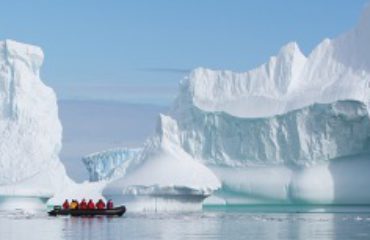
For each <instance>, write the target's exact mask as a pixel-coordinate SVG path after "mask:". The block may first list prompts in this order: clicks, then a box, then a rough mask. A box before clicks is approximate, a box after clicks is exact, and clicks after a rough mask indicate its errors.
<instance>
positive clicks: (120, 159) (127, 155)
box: [82, 148, 141, 182]
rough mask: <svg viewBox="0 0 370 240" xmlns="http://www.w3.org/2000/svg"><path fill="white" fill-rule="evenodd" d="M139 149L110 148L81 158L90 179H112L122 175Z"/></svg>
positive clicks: (92, 180)
mask: <svg viewBox="0 0 370 240" xmlns="http://www.w3.org/2000/svg"><path fill="white" fill-rule="evenodd" d="M140 152H141V149H140V148H138V149H127V148H123V149H112V150H107V151H104V152H98V153H93V154H90V155H88V156H85V157H83V158H82V161H83V162H84V164H85V166H86V168H87V170H88V171H89V174H90V181H91V182H96V181H100V180H104V179H114V178H116V177H119V176H123V175H125V173H126V169H127V167H128V166H129V165H130V164H131V162H132V161H133V160H134V159H135V158H136V157H138V155H139V154H140Z"/></svg>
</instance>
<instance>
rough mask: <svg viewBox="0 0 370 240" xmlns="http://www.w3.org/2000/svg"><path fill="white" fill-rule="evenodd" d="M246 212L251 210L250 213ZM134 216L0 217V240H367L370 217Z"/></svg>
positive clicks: (289, 214)
mask: <svg viewBox="0 0 370 240" xmlns="http://www.w3.org/2000/svg"><path fill="white" fill-rule="evenodd" d="M249 210H250V209H249ZM249 210H248V209H247V210H246V209H243V208H241V209H238V208H235V209H231V210H230V209H228V210H225V209H222V210H205V211H203V212H198V213H181V214H180V213H177V214H174V213H173V214H165V213H157V214H145V213H141V214H133V213H128V214H127V215H125V216H124V217H123V218H106V217H95V218H88V217H86V218H73V217H57V218H53V217H47V216H45V214H43V215H39V216H37V215H36V216H27V215H6V214H5V215H4V214H3V215H1V214H0V239H7V240H8V239H10V240H12V239H37V240H40V239H41V240H43V239H53V240H54V239H55V240H58V239H71V240H77V239H78V240H80V239H82V240H84V239H93V240H100V239H112V240H116V239H267V240H268V239H274V240H275V239H302V240H303V239H353V238H357V239H358V238H359V239H368V238H369V236H370V213H369V211H367V212H366V213H361V212H352V213H350V212H346V211H339V212H337V213H325V212H322V213H318V212H316V213H296V212H265V213H263V212H251V211H249Z"/></svg>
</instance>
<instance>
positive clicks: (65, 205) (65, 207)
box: [63, 199, 69, 209]
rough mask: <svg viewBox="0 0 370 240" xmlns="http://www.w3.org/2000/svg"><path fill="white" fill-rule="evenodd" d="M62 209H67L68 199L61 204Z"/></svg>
mask: <svg viewBox="0 0 370 240" xmlns="http://www.w3.org/2000/svg"><path fill="white" fill-rule="evenodd" d="M63 209H69V202H68V199H66V200H65V201H64V203H63Z"/></svg>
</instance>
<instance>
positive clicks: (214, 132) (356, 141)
mask: <svg viewBox="0 0 370 240" xmlns="http://www.w3.org/2000/svg"><path fill="white" fill-rule="evenodd" d="M177 122H178V124H179V131H178V132H176V133H174V134H177V135H178V138H179V139H180V144H181V146H182V148H183V149H185V151H186V152H188V153H189V154H190V155H191V156H193V157H194V158H196V159H199V160H200V161H202V162H205V163H206V164H207V165H217V166H220V165H221V166H229V167H247V166H263V165H276V166H277V165H285V166H292V167H302V166H310V165H314V164H316V163H320V162H324V161H329V160H330V159H333V158H338V157H343V156H348V155H353V154H358V153H363V152H370V119H369V113H368V111H367V108H366V105H365V104H363V103H361V102H357V101H338V102H335V103H332V104H314V105H311V106H309V107H305V108H302V109H299V110H295V111H292V112H288V113H286V114H283V115H277V116H274V117H269V118H254V119H250V118H239V117H235V116H232V115H229V114H227V113H224V112H204V111H202V110H200V109H198V108H196V107H193V108H189V110H188V112H187V115H186V117H183V118H181V119H179V120H178V121H177ZM164 127H166V126H164ZM349 139H350V141H349Z"/></svg>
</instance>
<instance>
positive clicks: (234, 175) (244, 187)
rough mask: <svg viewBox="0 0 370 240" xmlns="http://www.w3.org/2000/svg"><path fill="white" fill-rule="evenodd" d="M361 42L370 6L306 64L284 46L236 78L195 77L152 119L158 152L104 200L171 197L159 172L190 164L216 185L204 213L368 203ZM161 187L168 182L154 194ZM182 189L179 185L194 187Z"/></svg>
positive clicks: (366, 85) (368, 64)
mask: <svg viewBox="0 0 370 240" xmlns="http://www.w3.org/2000/svg"><path fill="white" fill-rule="evenodd" d="M369 42H370V6H369V7H367V8H366V9H365V11H364V14H363V15H362V17H361V19H360V22H359V24H358V25H357V26H356V27H355V28H354V29H352V30H351V31H349V32H348V33H345V34H343V35H341V36H339V37H338V38H336V39H332V40H330V39H326V40H324V41H323V42H322V43H320V44H319V45H318V46H317V47H316V48H315V49H314V50H313V51H312V53H311V54H310V55H309V56H308V57H306V56H304V55H303V54H302V53H301V51H300V50H299V47H298V45H297V44H296V43H289V44H287V45H286V46H284V47H283V48H282V49H281V50H280V52H279V53H278V55H277V56H276V57H272V58H271V59H270V61H269V62H268V63H266V64H264V65H262V66H260V67H258V68H257V69H254V70H251V71H248V72H245V73H234V72H231V71H215V70H210V69H205V68H198V69H195V70H194V71H193V72H192V73H191V74H190V75H189V77H188V78H186V79H184V80H183V81H182V82H181V84H180V92H179V95H178V98H177V99H176V101H175V103H174V106H173V108H172V110H171V111H170V113H169V116H161V117H160V120H159V121H160V124H159V129H158V130H157V136H155V137H154V139H157V143H156V144H150V145H149V146H150V147H148V146H147V147H145V148H144V150H143V152H142V153H141V154H138V156H140V157H138V158H135V159H134V160H133V161H132V163H131V164H132V168H131V167H130V166H131V164H129V166H128V167H127V168H126V170H127V171H125V173H124V174H123V176H122V178H121V179H120V180H116V181H113V182H112V183H110V184H109V185H108V187H107V188H106V190H105V194H106V195H109V196H110V195H112V193H114V194H116V195H115V196H118V194H120V195H125V194H126V195H127V193H134V194H136V193H141V192H143V193H146V192H150V193H151V194H152V195H156V194H157V193H158V194H159V195H163V194H162V193H163V189H166V191H167V189H170V190H171V191H173V189H174V188H171V186H172V185H171V181H174V179H175V176H173V175H171V172H172V171H171V170H169V171H168V172H165V169H166V166H167V165H168V166H169V169H172V167H173V166H177V165H176V163H177V162H179V161H183V163H184V164H183V166H182V168H183V169H184V170H183V173H187V172H188V171H187V169H189V168H187V167H186V166H187V164H189V165H191V164H193V162H194V161H196V162H198V163H200V164H202V165H200V166H202V167H201V168H202V169H205V168H204V167H207V168H208V170H209V171H205V170H204V171H203V170H202V171H201V172H199V175H202V174H205V175H204V176H207V179H213V177H212V175H211V173H210V171H212V172H213V173H214V174H216V176H217V177H218V179H219V180H220V181H221V183H222V188H221V189H220V190H218V191H217V192H216V193H215V196H216V197H217V198H211V199H210V200H209V201H208V202H207V204H213V203H214V204H276V203H284V204H290V203H295V204H316V203H319V204H337V203H338V204H352V203H356V204H359V203H362V204H364V203H368V202H369V201H370V194H367V193H366V191H364V188H366V184H367V182H369V181H370V174H368V172H369V171H370V164H369V163H370V117H369V111H370V48H369V47H368V43H369ZM164 119H166V121H165V122H167V123H168V124H163V120H164ZM164 133H165V136H166V137H165V138H164V137H163V134H164ZM168 149H176V150H175V151H169V150H168ZM140 159H141V160H142V159H145V161H141V160H140ZM190 160H192V161H190ZM96 161H99V159H96ZM149 166H150V167H149ZM175 172H176V173H177V172H182V170H181V168H176V171H175ZM202 172H203V173H202ZM162 175H165V176H162ZM166 175H168V178H166ZM181 176H183V175H181ZM162 178H165V179H171V181H165V182H163V183H165V184H163V185H162V188H158V187H157V184H156V183H161V179H162ZM197 178H198V179H197V181H200V180H201V181H204V183H208V186H213V188H212V190H215V189H216V186H218V185H217V184H211V183H212V182H214V183H216V181H214V180H212V181H205V180H204V179H202V177H201V176H197ZM108 179H109V178H108ZM185 179H186V178H185ZM186 181H187V182H188V184H186V182H181V185H187V186H192V185H193V184H194V183H192V182H191V181H190V179H186ZM151 185H153V186H151ZM166 185H167V186H169V187H164V186H166ZM194 185H198V188H199V186H201V185H199V184H194ZM143 186H145V187H143ZM166 191H164V192H165V193H166ZM168 191H169V190H168ZM114 194H113V195H114ZM169 195H170V194H169ZM121 199H122V197H121ZM215 199H216V201H214V200H215Z"/></svg>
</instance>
